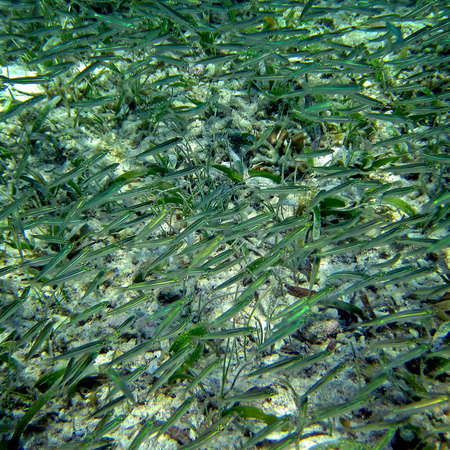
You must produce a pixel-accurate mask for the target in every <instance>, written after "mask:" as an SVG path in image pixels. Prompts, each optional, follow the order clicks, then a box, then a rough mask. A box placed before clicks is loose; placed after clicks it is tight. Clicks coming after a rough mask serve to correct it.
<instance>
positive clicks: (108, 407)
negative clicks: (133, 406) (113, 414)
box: [89, 395, 127, 418]
mask: <svg viewBox="0 0 450 450" xmlns="http://www.w3.org/2000/svg"><path fill="white" fill-rule="evenodd" d="M126 398H127V397H126V396H125V395H121V396H120V397H117V398H115V399H114V400H111V401H110V402H108V403H106V404H105V405H103V406H102V407H101V408H99V409H97V410H96V411H94V412H93V413H92V414H91V415H90V416H89V417H90V418H94V417H99V416H102V415H104V414H106V413H107V412H109V411H111V410H112V409H114V408H115V407H117V406H119V405H120V404H121V403H122V402H123V401H124V400H125V399H126Z"/></svg>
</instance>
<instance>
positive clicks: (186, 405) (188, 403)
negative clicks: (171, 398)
mask: <svg viewBox="0 0 450 450" xmlns="http://www.w3.org/2000/svg"><path fill="white" fill-rule="evenodd" d="M193 400H194V399H193V397H188V398H187V399H186V400H185V401H184V402H183V403H182V404H181V405H180V406H179V407H178V408H177V409H176V411H175V412H174V413H173V414H172V416H171V417H170V418H169V419H168V420H167V422H166V423H165V424H164V425H162V426H161V428H160V430H159V431H158V434H157V435H156V437H155V440H156V439H158V438H159V436H161V435H162V434H164V433H165V432H166V431H167V430H168V429H169V428H170V427H172V426H173V425H174V424H175V423H176V421H177V420H178V419H179V418H180V417H181V416H182V415H183V414H184V413H185V412H186V411H187V409H188V408H189V406H191V403H192V401H193Z"/></svg>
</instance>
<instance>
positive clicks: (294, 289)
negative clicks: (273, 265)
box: [285, 284, 317, 298]
mask: <svg viewBox="0 0 450 450" xmlns="http://www.w3.org/2000/svg"><path fill="white" fill-rule="evenodd" d="M285 287H286V291H287V293H288V294H290V295H292V296H294V297H298V298H303V297H308V296H311V295H314V294H317V291H314V290H313V289H307V288H302V287H300V286H289V285H287V284H286V285H285Z"/></svg>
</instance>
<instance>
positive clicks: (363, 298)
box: [361, 294, 377, 319]
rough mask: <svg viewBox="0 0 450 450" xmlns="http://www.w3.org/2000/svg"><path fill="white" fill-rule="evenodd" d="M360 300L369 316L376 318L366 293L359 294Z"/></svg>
mask: <svg viewBox="0 0 450 450" xmlns="http://www.w3.org/2000/svg"><path fill="white" fill-rule="evenodd" d="M361 301H362V303H363V305H364V307H365V308H366V310H367V312H368V314H369V316H370V318H371V319H376V318H377V316H376V314H375V312H374V311H373V309H372V306H371V305H370V302H369V299H368V297H367V295H366V294H362V295H361Z"/></svg>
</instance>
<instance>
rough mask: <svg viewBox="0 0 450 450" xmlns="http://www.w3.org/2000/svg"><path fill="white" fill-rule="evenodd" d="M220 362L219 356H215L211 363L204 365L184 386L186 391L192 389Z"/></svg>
mask: <svg viewBox="0 0 450 450" xmlns="http://www.w3.org/2000/svg"><path fill="white" fill-rule="evenodd" d="M220 362H221V359H220V358H216V359H215V360H214V361H213V362H212V363H211V364H209V365H208V366H206V367H205V368H204V369H203V370H202V371H201V372H200V373H199V374H198V375H197V376H196V377H195V378H194V379H193V380H192V381H191V382H190V383H189V385H188V386H187V387H186V391H187V392H189V391H190V390H192V389H194V388H195V387H196V386H197V384H199V383H201V381H202V380H203V379H204V378H205V377H206V376H207V375H208V374H209V373H210V372H211V371H212V370H213V369H214V368H215V367H216V366H217V365H218V364H219V363H220Z"/></svg>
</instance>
